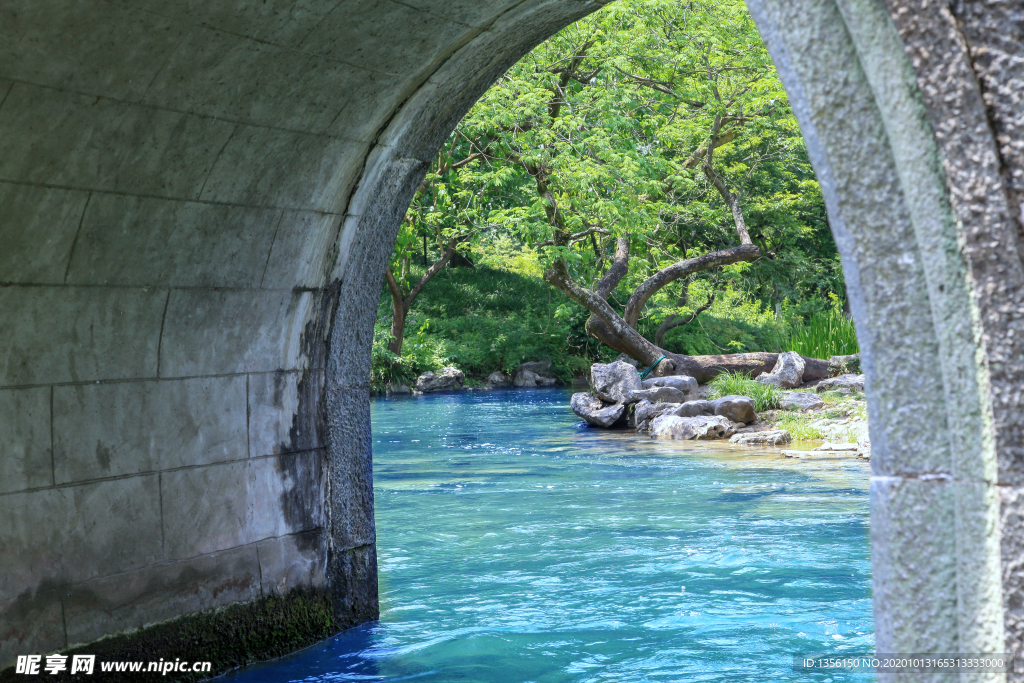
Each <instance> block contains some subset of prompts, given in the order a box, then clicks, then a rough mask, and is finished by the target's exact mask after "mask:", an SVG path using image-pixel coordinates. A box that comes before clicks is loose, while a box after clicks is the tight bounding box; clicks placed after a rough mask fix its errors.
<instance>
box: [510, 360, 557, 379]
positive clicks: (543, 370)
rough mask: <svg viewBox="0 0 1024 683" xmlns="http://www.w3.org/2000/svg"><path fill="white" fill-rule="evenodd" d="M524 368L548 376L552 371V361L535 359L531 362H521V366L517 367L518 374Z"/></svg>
mask: <svg viewBox="0 0 1024 683" xmlns="http://www.w3.org/2000/svg"><path fill="white" fill-rule="evenodd" d="M524 370H529V371H530V372H535V373H537V374H538V375H540V376H541V377H547V376H548V373H549V372H551V361H549V360H535V361H532V362H530V363H520V364H519V367H518V368H517V369H516V374H517V375H518V374H519V373H520V372H523V371H524Z"/></svg>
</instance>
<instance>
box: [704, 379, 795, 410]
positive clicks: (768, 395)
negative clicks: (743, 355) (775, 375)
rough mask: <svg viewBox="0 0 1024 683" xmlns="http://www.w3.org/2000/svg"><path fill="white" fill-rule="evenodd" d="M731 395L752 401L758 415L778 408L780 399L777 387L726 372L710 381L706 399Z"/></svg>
mask: <svg viewBox="0 0 1024 683" xmlns="http://www.w3.org/2000/svg"><path fill="white" fill-rule="evenodd" d="M733 395H736V396H749V397H750V398H752V399H754V410H755V411H757V412H759V413H762V412H764V411H766V410H774V409H775V408H778V407H779V401H780V400H781V399H782V391H781V390H780V389H779V388H778V387H776V386H773V385H771V384H761V383H760V382H755V381H754V380H752V379H751V378H749V377H747V376H746V375H741V374H738V373H735V374H734V373H730V372H726V373H722V374H721V375H718V376H717V377H715V378H714V379H712V380H711V386H710V388H709V391H708V398H721V397H722V396H733Z"/></svg>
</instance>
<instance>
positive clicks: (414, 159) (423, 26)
mask: <svg viewBox="0 0 1024 683" xmlns="http://www.w3.org/2000/svg"><path fill="white" fill-rule="evenodd" d="M749 4H750V7H751V11H752V13H753V15H754V18H755V20H756V21H757V23H758V25H759V27H760V28H761V32H762V35H763V37H764V38H765V41H766V43H767V45H768V47H769V49H770V51H771V53H772V56H773V58H774V59H775V62H776V64H777V66H778V67H779V71H780V74H781V76H782V78H783V81H784V83H785V85H786V88H787V91H788V92H789V95H790V99H791V101H792V102H793V105H794V108H795V110H796V112H797V118H798V120H799V121H800V124H801V127H802V129H803V131H804V135H805V138H806V139H807V142H808V147H809V149H810V151H811V154H812V161H813V164H814V167H815V169H816V171H817V173H818V176H819V180H820V181H821V184H822V187H823V190H824V194H825V198H826V204H827V207H828V212H829V217H830V222H831V224H832V227H833V230H834V233H835V237H836V241H837V244H838V246H839V250H840V253H841V255H842V258H843V264H844V270H845V272H846V278H847V284H848V290H849V294H850V299H851V305H852V308H853V313H854V318H855V321H856V324H857V329H858V336H859V338H860V342H861V348H862V351H863V363H864V367H865V371H866V373H867V381H868V388H869V393H868V410H869V417H870V421H871V435H872V441H873V444H874V448H873V455H874V457H873V462H872V468H873V472H874V478H873V483H872V553H873V566H874V581H875V591H874V595H875V614H876V629H877V640H878V651H879V652H965V653H973V652H977V653H981V652H1002V651H1004V650H1005V651H1013V650H1018V649H1019V648H1020V643H1021V639H1022V637H1024V624H1022V619H1024V590H1022V585H1021V582H1022V580H1024V579H1022V574H1021V572H1020V571H1019V568H1018V564H1019V560H1018V558H1021V557H1024V548H1022V547H1021V546H1022V544H1024V526H1022V519H1024V494H1022V492H1024V488H1022V487H1024V411H1021V410H1020V404H1021V387H1022V386H1024V381H1022V380H1024V270H1022V263H1021V254H1022V252H1021V242H1022V237H1021V236H1022V233H1024V231H1022V227H1021V222H1022V221H1024V215H1022V212H1024V208H1022V206H1021V202H1022V200H1024V114H1022V113H1021V112H1022V111H1024V105H1022V103H1021V101H1020V98H1021V97H1022V96H1021V92H1024V87H1022V83H1021V81H1020V75H1019V74H1020V73H1021V72H1022V71H1021V69H1022V68H1024V67H1022V66H1021V65H1022V64H1024V6H1022V5H1021V4H1020V3H1019V2H1017V3H1016V4H1013V3H1011V2H1007V3H1004V4H990V5H985V6H984V7H983V6H982V5H981V4H980V3H966V4H963V5H959V6H958V7H957V11H956V13H954V14H951V13H950V12H948V11H947V10H946V9H943V8H940V7H939V6H937V5H936V6H932V7H928V6H925V7H924V8H923V9H922V8H921V6H919V5H915V6H914V9H913V10H908V9H907V7H905V6H904V4H903V2H902V0H884V2H883V0H795V1H787V2H783V1H782V0H750V3H749ZM600 5H601V2H599V1H589V0H490V1H488V2H468V1H462V0H456V1H455V2H452V1H450V0H446V1H445V2H441V1H440V0H412V1H410V2H405V3H398V2H392V1H391V0H372V1H371V0H345V1H344V2H338V1H337V0H330V1H326V0H324V1H319V0H303V1H296V0H269V2H233V3H226V2H203V3H200V2H188V3H179V4H176V5H173V6H172V5H168V4H167V3H154V2H148V1H146V2H141V3H139V2H135V3H126V2H120V1H117V0H89V1H87V2H77V3H71V2H62V1H60V0H51V1H48V2H42V3H41V2H29V1H28V0H15V1H14V2H10V3H6V4H5V5H4V7H3V8H0V45H2V46H3V48H2V50H3V59H2V60H0V340H2V342H0V425H2V429H0V518H2V519H4V520H7V521H8V523H7V524H4V525H0V669H3V668H4V667H7V666H9V665H11V664H13V662H14V658H15V657H16V656H17V655H18V654H26V653H30V652H40V653H44V654H45V653H48V652H53V651H57V650H61V651H66V650H68V649H69V648H74V647H76V646H81V645H86V644H89V643H92V642H93V641H96V640H97V639H99V638H102V637H104V636H109V635H112V634H121V635H120V636H118V637H117V638H113V639H108V640H107V641H104V642H105V643H106V644H107V646H109V647H111V648H115V649H116V648H121V649H120V650H118V651H120V652H133V651H138V652H143V653H145V654H147V655H153V654H156V655H157V656H165V655H166V654H170V656H171V657H183V656H184V653H185V652H186V651H187V648H186V646H185V645H184V643H186V642H194V639H193V641H189V637H190V635H192V636H194V635H195V632H196V630H202V629H204V628H205V629H207V630H211V631H212V633H211V634H207V635H208V636H209V637H210V638H212V639H213V640H216V633H217V632H223V633H226V634H230V633H231V629H230V624H231V623H233V622H241V623H245V622H246V620H247V619H261V620H262V621H260V623H263V624H267V623H279V624H281V625H285V626H289V625H294V624H295V623H300V622H301V623H305V624H307V625H309V624H313V625H314V626H313V627H308V626H307V628H306V630H305V631H301V630H294V629H293V630H292V631H291V632H292V633H295V634H296V636H295V638H296V639H295V640H294V641H293V642H287V643H281V642H273V643H268V644H265V645H256V646H254V648H255V651H251V652H234V651H231V650H230V647H228V648H227V650H225V651H226V652H229V653H230V657H234V659H232V662H233V663H241V662H242V661H245V660H246V659H248V658H252V657H256V658H259V657H265V656H269V655H273V654H280V653H281V652H282V651H283V650H287V649H288V648H289V647H297V646H299V645H301V644H303V643H304V642H309V641H311V640H315V639H317V638H321V637H323V636H324V635H326V634H327V633H330V632H333V631H335V630H338V629H340V628H344V627H347V626H350V625H354V624H356V623H360V622H363V621H367V620H370V619H373V618H375V617H376V614H377V587H376V560H375V554H376V553H375V540H376V539H375V531H374V523H373V491H372V481H371V479H372V477H371V446H370V433H369V431H370V426H369V386H368V383H369V377H368V371H367V369H368V366H369V356H370V344H371V340H372V328H373V320H374V316H375V313H376V303H377V299H378V295H379V292H380V287H381V283H382V279H383V267H384V264H385V262H386V259H387V257H388V254H389V252H390V249H391V245H392V243H393V240H394V236H395V232H396V230H397V226H398V223H399V221H400V218H401V216H402V214H403V213H404V211H405V209H406V207H407V206H408V203H409V201H410V199H411V196H412V194H413V192H414V190H415V187H416V185H417V183H418V182H419V180H420V179H421V178H422V175H423V173H424V172H425V169H426V167H427V165H428V163H429V161H430V160H431V159H432V158H433V156H434V154H435V152H436V150H437V149H438V148H439V146H440V144H441V143H442V141H443V140H444V139H445V137H446V136H447V134H448V132H449V131H450V130H451V129H452V127H453V126H454V125H455V124H456V123H457V121H458V120H459V119H460V118H461V116H462V115H463V114H464V113H465V111H466V110H467V109H468V108H469V106H471V105H472V103H473V101H475V99H476V98H477V97H479V96H480V94H482V93H483V91H484V90H485V89H486V88H487V87H488V86H489V85H490V84H491V83H492V82H493V81H494V80H495V79H496V78H497V77H498V76H499V75H500V74H501V73H502V72H503V71H504V70H505V69H507V68H508V67H509V66H511V65H512V64H513V63H514V62H515V61H516V60H517V59H519V58H520V57H521V56H522V55H523V54H525V53H526V52H527V51H528V50H529V49H530V48H532V47H533V46H534V45H535V44H536V43H538V42H540V41H541V40H543V39H545V38H547V37H548V36H550V35H552V34H553V33H555V32H556V31H557V30H559V29H560V28H561V27H563V26H565V25H566V24H568V23H570V22H572V21H573V20H575V19H577V18H579V17H581V16H584V15H586V14H588V13H589V12H592V11H594V10H596V9H598V8H599V7H600ZM1014 31H1016V34H1014V33H1013V32H1014ZM1013 79H1017V80H1013ZM1015 98H1016V99H1015ZM936 131H938V134H936ZM225 607H226V608H228V609H227V610H223V609H220V610H219V608H225ZM218 610H219V611H218ZM217 615H221V616H220V617H218V616H217ZM225 615H226V616H225ZM310 617H312V618H310ZM204 619H205V621H204ZM217 619H221V620H222V621H220V622H218V621H217ZM171 620H176V621H171ZM268 620H269V621H268ZM275 620H276V621H275ZM153 624H162V625H159V626H153V627H152V628H147V629H144V630H142V631H138V632H136V631H135V630H136V629H140V628H142V627H149V626H151V625H153ZM159 629H164V630H163V631H159ZM156 631H159V633H160V634H161V635H160V637H159V638H151V637H150V636H149V635H147V634H152V633H154V632H156ZM129 632H133V633H130V634H129ZM126 634H128V635H126ZM228 637H229V636H225V639H227V638H228ZM211 642H212V641H211ZM160 644H162V645H160ZM97 647H98V646H97V645H91V646H90V648H91V650H90V649H89V648H86V650H87V651H95V650H96V648H97ZM159 647H166V648H170V649H169V650H168V652H166V653H165V652H163V651H160V650H159ZM133 648H134V650H133ZM154 648H156V649H154ZM230 657H229V658H230ZM139 658H148V659H152V658H154V657H153V656H147V657H139ZM195 658H202V657H195ZM215 665H217V666H219V665H220V664H217V663H215ZM996 678H998V676H997V677H996ZM1017 680H1024V677H1022V676H1020V675H1018V678H1017Z"/></svg>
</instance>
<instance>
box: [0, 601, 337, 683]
mask: <svg viewBox="0 0 1024 683" xmlns="http://www.w3.org/2000/svg"><path fill="white" fill-rule="evenodd" d="M350 626H355V624H339V623H337V622H336V621H335V620H334V617H333V611H332V608H331V598H330V596H329V594H328V593H327V592H326V591H317V590H312V589H297V590H293V591H291V592H290V593H288V594H286V595H284V596H276V595H272V596H268V597H264V598H260V599H259V600H254V601H253V602H248V603H242V604H236V605H230V606H228V607H224V608H221V609H217V610H213V611H210V612H203V613H200V614H191V615H186V616H183V617H179V618H177V619H173V620H171V621H167V622H164V623H162V624H156V625H154V626H149V627H147V628H142V629H139V630H137V631H134V632H131V633H122V634H119V635H116V636H111V637H108V638H103V639H101V640H98V641H96V642H94V643H90V644H88V645H82V646H79V647H75V648H73V649H71V650H67V651H61V653H60V654H65V655H74V654H87V655H96V670H95V672H94V674H93V676H96V677H97V678H98V680H101V681H104V682H106V681H138V680H139V678H140V674H138V673H102V672H101V671H100V662H109V661H137V662H145V663H146V664H144V665H143V667H144V668H145V666H148V663H149V662H154V661H159V660H160V659H164V660H169V661H174V660H176V659H181V660H182V661H191V662H195V661H209V662H211V664H212V670H211V671H210V672H209V673H191V672H188V673H184V672H177V673H168V674H167V675H166V676H160V680H165V681H199V680H203V679H207V678H210V677H212V676H217V675H219V674H222V673H224V672H226V671H230V670H231V669H235V668H237V667H239V666H243V665H245V664H250V663H252V662H258V661H262V660H267V659H273V658H275V657H280V656H282V655H286V654H289V653H291V652H294V651H296V650H299V649H301V648H303V647H306V646H308V645H312V644H313V643H316V642H318V641H321V640H323V639H325V638H327V637H329V636H331V635H333V634H334V633H337V632H338V631H340V630H341V629H343V628H348V627H350ZM26 654H27V653H26ZM42 654H44V655H45V654H48V653H42ZM45 661H46V660H45V658H44V659H43V662H44V663H45ZM70 661H71V660H70V658H69V659H68V662H69V663H70ZM69 668H70V667H69ZM142 675H143V676H145V675H147V674H142ZM148 675H149V676H152V675H154V674H152V673H150V674H148ZM24 678H25V677H24V676H17V675H16V674H15V673H14V667H10V668H8V669H5V670H4V671H2V672H0V681H17V680H21V679H24ZM80 678H81V675H78V674H76V675H75V676H71V675H69V674H68V673H67V672H64V673H62V674H59V675H57V676H50V675H46V679H47V680H51V681H63V680H78V679H80ZM89 678H91V677H89Z"/></svg>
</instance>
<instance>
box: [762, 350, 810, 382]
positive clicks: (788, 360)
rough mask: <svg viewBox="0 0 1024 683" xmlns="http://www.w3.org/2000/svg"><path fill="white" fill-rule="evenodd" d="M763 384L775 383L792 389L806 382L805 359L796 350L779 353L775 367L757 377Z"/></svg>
mask: <svg viewBox="0 0 1024 683" xmlns="http://www.w3.org/2000/svg"><path fill="white" fill-rule="evenodd" d="M757 381H758V382H760V383H761V384H774V385H775V386H777V387H782V388H784V389H792V388H794V387H798V386H800V385H801V384H803V383H804V359H803V358H802V357H801V356H800V354H799V353H797V352H796V351H786V352H785V353H780V354H779V359H778V360H777V361H775V367H774V368H772V371H771V372H769V373H764V372H763V373H761V374H760V375H758V377H757Z"/></svg>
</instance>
